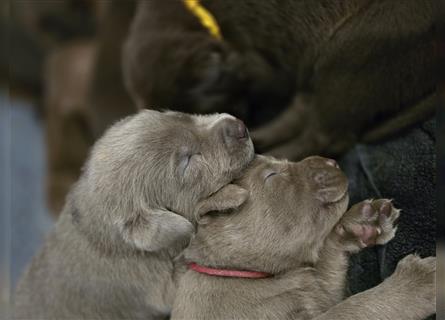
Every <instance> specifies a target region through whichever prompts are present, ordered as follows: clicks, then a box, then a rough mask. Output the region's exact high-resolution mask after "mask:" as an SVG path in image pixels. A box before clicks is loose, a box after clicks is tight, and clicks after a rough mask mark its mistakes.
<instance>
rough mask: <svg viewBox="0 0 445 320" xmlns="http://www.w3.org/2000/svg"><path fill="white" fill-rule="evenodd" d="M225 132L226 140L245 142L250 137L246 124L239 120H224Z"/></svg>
mask: <svg viewBox="0 0 445 320" xmlns="http://www.w3.org/2000/svg"><path fill="white" fill-rule="evenodd" d="M223 132H224V136H225V138H226V139H237V140H244V139H247V138H248V137H249V133H248V131H247V128H246V126H245V124H244V122H242V121H241V120H238V119H226V120H224V125H223Z"/></svg>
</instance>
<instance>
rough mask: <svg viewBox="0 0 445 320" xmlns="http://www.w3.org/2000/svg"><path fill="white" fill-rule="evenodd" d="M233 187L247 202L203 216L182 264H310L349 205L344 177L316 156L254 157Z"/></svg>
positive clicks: (275, 268) (279, 267)
mask: <svg viewBox="0 0 445 320" xmlns="http://www.w3.org/2000/svg"><path fill="white" fill-rule="evenodd" d="M237 183H239V184H240V185H241V186H242V187H243V188H245V189H247V190H249V191H250V197H249V199H248V200H247V201H246V203H244V204H243V205H242V206H241V207H240V208H239V209H238V210H236V211H234V212H232V213H230V214H217V215H208V216H206V217H205V219H206V221H205V223H204V224H202V225H201V226H200V227H199V228H198V232H197V234H196V236H195V238H194V239H193V240H192V242H191V244H190V246H189V248H188V249H187V250H186V252H185V255H186V258H187V260H189V261H195V262H197V263H202V264H204V265H210V266H216V267H232V268H234V267H235V268H240V269H250V270H259V271H266V272H270V273H278V272H281V271H283V270H286V269H289V268H291V267H295V266H298V265H305V264H312V263H315V262H316V261H317V257H318V253H319V250H320V248H321V246H322V245H323V243H324V240H325V238H326V237H327V235H328V234H329V232H330V231H331V230H332V228H333V227H334V225H335V224H336V223H337V222H338V220H339V219H340V217H341V216H342V214H343V213H344V212H345V211H346V207H347V203H348V195H347V187H348V182H347V179H346V176H345V175H344V174H343V173H342V172H341V170H340V169H339V168H338V166H337V165H336V163H335V162H334V161H333V160H330V159H325V158H321V157H310V158H307V159H304V160H302V161H300V162H296V163H295V162H287V161H278V160H275V159H273V158H267V157H262V156H258V157H257V158H256V159H255V160H254V161H253V162H252V164H251V166H250V167H249V168H248V169H247V171H246V172H245V174H244V176H243V177H242V178H241V179H240V180H239V181H238V182H237Z"/></svg>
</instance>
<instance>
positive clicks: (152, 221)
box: [74, 110, 253, 242]
mask: <svg viewBox="0 0 445 320" xmlns="http://www.w3.org/2000/svg"><path fill="white" fill-rule="evenodd" d="M252 158H253V145H252V142H251V140H250V137H249V134H248V132H247V129H246V127H245V126H244V124H243V123H242V122H241V121H239V120H237V119H236V118H234V117H232V116H230V115H227V114H215V115H208V116H194V115H187V114H182V113H177V112H157V111H152V110H145V111H141V112H140V113H138V114H137V115H134V116H131V117H128V118H126V119H124V120H122V121H120V122H118V123H117V124H115V125H114V126H112V127H111V128H110V129H109V130H108V131H107V132H106V133H105V135H104V136H103V137H102V138H101V139H100V140H99V141H98V142H97V143H96V145H95V146H94V147H93V150H92V152H91V156H90V159H89V161H88V162H87V164H86V166H85V169H84V172H83V174H82V177H81V180H80V181H79V183H78V186H77V187H76V196H75V197H74V198H75V199H77V200H75V201H76V206H77V207H80V208H81V210H79V211H80V212H81V214H83V215H84V216H83V217H82V216H81V217H80V218H81V219H84V221H85V222H84V223H88V224H89V225H91V226H92V227H93V228H96V229H98V230H97V232H99V231H100V230H101V229H104V230H112V231H113V232H114V231H116V232H117V233H118V232H119V230H121V231H124V232H127V233H128V232H130V231H128V229H129V228H130V229H131V232H132V230H139V233H141V234H144V228H143V227H141V225H143V224H146V225H147V227H150V228H151V229H150V230H145V233H146V234H148V233H151V234H152V236H153V237H156V233H159V232H160V229H162V228H164V227H167V228H171V229H172V232H173V233H174V232H176V231H177V230H175V229H174V221H173V222H172V223H171V224H170V225H169V222H168V216H169V215H170V216H171V214H172V212H174V213H175V214H179V215H181V216H183V217H185V218H187V219H189V220H191V219H192V217H193V216H194V211H195V210H196V207H197V205H198V203H199V202H200V201H202V199H205V198H207V197H209V196H210V195H211V194H212V193H214V192H216V191H217V190H219V189H220V188H222V187H223V186H224V185H226V184H228V183H229V182H230V181H232V180H233V179H234V178H237V177H238V176H239V175H240V173H241V171H242V170H243V169H244V168H245V167H246V166H247V165H248V163H249V162H250V161H251V160H252ZM164 213H168V214H167V215H165V217H167V218H166V219H167V220H166V222H164V224H163V223H162V221H161V220H162V218H163V216H164V215H163V214H164ZM152 217H154V218H152ZM156 217H158V220H159V221H158V220H156V219H157V218H156ZM179 218H182V217H179ZM90 228H91V227H90ZM131 232H130V233H131ZM115 237H119V234H117V235H115ZM127 238H131V239H132V238H134V237H133V235H131V234H130V235H129V236H128V237H127ZM159 238H160V236H159ZM138 241H139V240H138ZM138 241H136V242H138ZM139 242H140V241H139Z"/></svg>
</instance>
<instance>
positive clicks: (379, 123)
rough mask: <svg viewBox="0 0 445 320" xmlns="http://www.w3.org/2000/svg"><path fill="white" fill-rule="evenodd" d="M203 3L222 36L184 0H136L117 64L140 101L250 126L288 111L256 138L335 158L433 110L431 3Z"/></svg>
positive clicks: (287, 150)
mask: <svg viewBox="0 0 445 320" xmlns="http://www.w3.org/2000/svg"><path fill="white" fill-rule="evenodd" d="M201 3H202V5H203V6H204V7H205V8H206V9H208V10H209V11H210V12H211V13H212V15H213V16H214V17H215V19H216V21H217V22H218V24H219V26H220V28H221V31H222V35H223V41H217V40H216V39H214V38H212V37H211V36H210V35H209V33H208V31H207V30H206V29H205V28H204V27H203V26H202V25H201V24H200V22H199V20H198V19H197V18H196V17H195V16H194V15H193V14H191V13H190V12H189V11H188V10H187V9H186V8H185V6H184V5H183V3H182V1H180V0H178V1H140V3H139V6H138V8H137V10H136V15H135V18H134V21H133V24H132V27H131V29H130V34H129V37H128V39H127V43H126V48H125V51H124V59H123V62H124V76H125V79H126V83H127V87H128V88H129V91H130V93H131V95H132V97H133V98H134V99H135V100H136V101H137V103H138V105H139V107H141V108H152V107H156V106H165V105H167V106H169V107H171V108H179V107H183V108H185V110H193V111H199V112H212V111H215V110H227V111H228V112H231V113H232V112H237V115H239V116H242V117H245V118H246V119H248V120H249V121H250V123H251V124H254V123H255V122H257V121H256V120H255V119H254V118H255V116H256V114H258V113H263V112H266V111H265V110H270V109H272V108H283V107H287V110H286V111H285V112H284V113H283V114H282V116H280V117H278V118H277V119H275V121H272V122H269V123H268V124H267V126H265V127H263V128H261V129H260V130H259V131H254V132H253V135H252V136H253V139H254V141H255V145H256V146H257V147H259V148H260V149H262V150H261V151H266V150H267V151H269V152H270V153H271V154H272V155H275V156H279V157H286V158H290V159H301V158H302V157H304V156H307V155H310V154H327V155H338V154H341V153H343V152H344V151H345V150H347V149H348V148H349V147H350V146H352V145H353V144H354V143H356V142H358V141H376V140H378V139H381V138H384V137H387V136H388V135H390V134H393V133H395V132H399V131H400V130H402V129H403V128H406V127H408V126H410V125H412V124H413V123H416V122H419V121H422V120H424V119H426V118H428V117H430V116H431V115H432V114H433V113H434V111H435V98H434V97H435V96H434V92H435V90H436V89H435V87H436V79H435V77H434V74H435V56H434V53H435V50H434V35H435V34H434V12H435V3H434V1H433V0H425V1H418V0H404V1H393V0H381V1H370V0H350V1H337V0H300V1H295V0H282V1H276V0H262V1H252V0H212V1H210V0H208V1H205V0H203V1H201ZM259 97H260V98H259ZM292 97H294V98H292ZM292 99H293V101H292ZM227 108H233V110H228V109H227ZM274 113H275V114H277V113H278V112H277V111H275V112H274ZM269 114H270V113H269ZM269 119H270V118H268V117H265V120H266V121H269ZM263 120H264V119H263ZM257 123H258V122H257Z"/></svg>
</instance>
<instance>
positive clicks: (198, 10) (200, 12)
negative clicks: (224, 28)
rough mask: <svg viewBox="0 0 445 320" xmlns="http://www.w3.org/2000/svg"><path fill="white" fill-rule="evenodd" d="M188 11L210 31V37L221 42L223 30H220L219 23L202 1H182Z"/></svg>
mask: <svg viewBox="0 0 445 320" xmlns="http://www.w3.org/2000/svg"><path fill="white" fill-rule="evenodd" d="M182 1H183V2H184V5H185V6H186V7H187V9H188V10H189V11H190V12H191V13H193V15H195V17H197V18H198V20H199V21H200V22H201V24H202V25H203V26H204V27H205V28H206V29H207V30H208V31H209V33H210V35H212V36H213V37H214V38H216V39H218V40H221V39H222V36H221V30H220V29H219V26H218V23H217V22H216V20H215V17H214V16H213V15H212V14H211V13H210V12H209V11H208V10H207V9H206V8H204V7H203V6H202V5H201V3H200V1H201V0H182Z"/></svg>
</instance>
